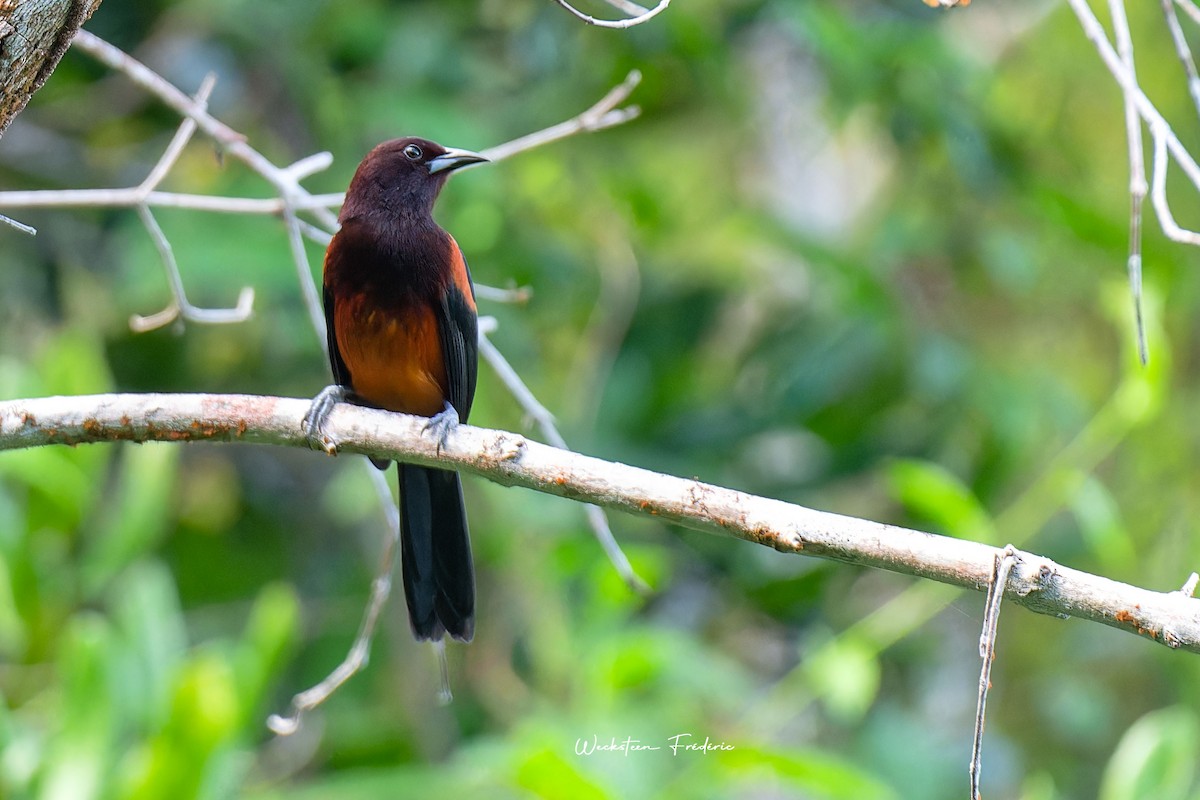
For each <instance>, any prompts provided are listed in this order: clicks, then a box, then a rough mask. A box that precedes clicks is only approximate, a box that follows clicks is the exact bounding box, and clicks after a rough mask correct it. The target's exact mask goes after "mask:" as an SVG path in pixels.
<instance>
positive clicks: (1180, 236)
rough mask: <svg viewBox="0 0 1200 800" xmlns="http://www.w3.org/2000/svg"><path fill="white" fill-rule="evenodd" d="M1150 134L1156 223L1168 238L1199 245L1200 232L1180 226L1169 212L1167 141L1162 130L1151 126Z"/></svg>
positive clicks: (1152, 190)
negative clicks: (1152, 149) (1152, 148)
mask: <svg viewBox="0 0 1200 800" xmlns="http://www.w3.org/2000/svg"><path fill="white" fill-rule="evenodd" d="M1150 135H1151V137H1152V138H1153V139H1154V168H1153V172H1152V175H1153V177H1152V178H1151V182H1150V202H1151V204H1153V206H1154V213H1155V214H1157V215H1158V224H1159V226H1161V227H1162V229H1163V233H1165V234H1166V235H1167V237H1168V238H1170V239H1173V240H1174V241H1176V242H1182V243H1183V244H1192V245H1200V233H1197V232H1196V231H1190V230H1187V229H1186V228H1183V227H1181V226H1180V225H1179V223H1177V222H1176V221H1175V215H1174V214H1172V213H1171V205H1170V204H1169V203H1168V202H1167V164H1168V161H1169V158H1170V157H1169V155H1168V154H1167V147H1168V145H1169V141H1168V139H1167V137H1166V136H1165V135H1163V134H1162V132H1160V131H1156V130H1154V128H1153V127H1151V129H1150Z"/></svg>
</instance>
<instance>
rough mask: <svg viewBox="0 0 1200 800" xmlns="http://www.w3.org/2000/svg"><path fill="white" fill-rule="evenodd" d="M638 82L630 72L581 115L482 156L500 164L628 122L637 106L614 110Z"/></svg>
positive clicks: (636, 112)
mask: <svg viewBox="0 0 1200 800" xmlns="http://www.w3.org/2000/svg"><path fill="white" fill-rule="evenodd" d="M641 82H642V73H641V72H639V71H638V70H636V69H635V70H631V71H630V73H629V74H628V75H626V76H625V80H623V81H621V82H620V83H619V84H617V85H616V86H614V87H613V88H612V89H610V90H609V92H608V94H606V95H604V97H602V98H600V101H599V102H598V103H596V104H595V105H593V106H592V107H591V108H589V109H588V110H587V111H584V112H583V113H582V114H580V115H578V116H576V117H573V118H572V119H569V120H567V121H566V122H561V123H559V124H558V125H551V126H550V127H549V128H546V129H544V130H540V131H537V132H536V133H531V134H529V135H527V136H522V137H521V138H519V139H513V140H512V141H511V142H505V143H504V144H501V145H497V146H496V147H490V148H488V149H487V150H484V151H483V155H484V156H486V157H487V159H488V160H489V161H501V160H503V159H505V158H509V157H511V156H515V155H516V154H517V153H523V152H525V151H526V150H532V149H533V148H535V147H540V146H542V145H544V144H549V143H550V142H556V141H558V140H559V139H565V138H567V137H568V136H573V135H575V134H577V133H593V132H595V131H600V130H604V129H605V128H611V127H613V126H614V125H621V124H623V123H626V122H629V121H630V120H631V119H635V118H636V117H637V116H638V115H639V114H641V113H642V112H641V109H640V108H638V107H637V106H626V107H625V108H617V106H619V105H620V104H621V103H624V102H625V101H626V100H627V99H628V98H629V95H630V94H632V92H633V90H634V89H636V88H637V85H638V84H639V83H641Z"/></svg>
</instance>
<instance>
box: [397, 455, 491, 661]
mask: <svg viewBox="0 0 1200 800" xmlns="http://www.w3.org/2000/svg"><path fill="white" fill-rule="evenodd" d="M397 466H398V467H399V472H400V560H401V565H402V566H403V570H404V598H405V600H407V601H408V619H409V622H410V623H411V624H412V630H413V635H414V636H416V637H417V638H418V639H441V638H442V634H444V633H448V634H450V636H451V637H453V638H455V639H459V640H461V641H464V642H469V641H471V637H472V636H473V635H474V634H475V567H474V566H473V565H472V563H471V540H470V536H469V535H468V533H467V509H466V506H464V505H463V494H462V483H461V482H460V481H459V479H458V473H457V472H451V471H448V470H442V469H431V468H429V467H417V466H413V465H411V464H397Z"/></svg>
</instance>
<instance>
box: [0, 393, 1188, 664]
mask: <svg viewBox="0 0 1200 800" xmlns="http://www.w3.org/2000/svg"><path fill="white" fill-rule="evenodd" d="M308 408H309V401H308V400H305V399H290V398H278V397H255V396H248V395H163V394H160V395H131V394H125V395H92V396H84V397H48V398H41V399H31V400H9V401H4V402H0V450H9V449H18V448H27V447H37V446H41V445H48V444H68V445H78V444H84V443H90V442H113V441H133V442H144V441H152V440H153V441H220V442H231V441H242V442H257V443H266V444H277V445H289V446H293V447H305V448H307V447H309V446H310V442H309V439H308V438H307V436H306V435H305V432H304V429H303V427H302V424H301V421H302V420H303V418H304V415H305V413H306V412H307V411H308ZM427 422H428V420H426V419H425V418H424V417H413V416H408V415H405V414H393V413H390V412H387V411H380V410H377V409H369V408H361V407H358V406H351V405H346V404H342V405H338V406H337V407H335V409H334V410H333V412H332V413H331V414H330V416H329V418H328V420H327V423H326V426H325V430H326V432H327V433H329V434H330V435H331V436H333V437H335V438H336V439H337V440H338V441H339V442H341V446H342V450H343V451H345V452H352V453H362V454H370V455H375V456H378V457H383V458H391V459H396V460H401V461H408V462H411V463H415V464H423V465H427V466H435V465H437V466H441V467H444V468H451V469H457V470H459V471H462V472H469V473H472V474H476V475H480V476H482V477H485V478H487V479H489V480H492V481H495V482H497V483H500V484H502V485H505V486H523V487H526V488H529V489H535V490H537V491H540V492H546V493H548V494H554V495H558V496H560V497H566V498H569V499H572V500H579V501H582V502H588V503H595V504H598V505H601V506H604V507H607V508H613V509H617V510H620V511H626V512H628V513H631V514H638V515H642V516H650V517H655V518H658V519H662V520H664V521H667V522H674V523H678V524H680V525H684V526H687V527H690V528H695V529H696V530H701V531H706V532H709V533H715V534H720V535H722V536H731V537H734V538H738V539H745V540H746V541H748V542H753V543H755V544H760V545H763V546H766V547H771V548H773V549H775V550H778V551H780V552H783V553H792V554H798V555H809V556H816V557H819V558H828V559H834V560H837V561H844V562H847V563H851V564H859V565H863V566H867V567H874V568H878V569H885V570H889V571H892V572H898V573H901V574H905V575H914V576H917V577H921V578H929V579H932V580H935V581H939V582H942V583H947V584H953V585H955V586H964V587H967V588H970V589H974V590H976V591H982V590H985V589H986V588H987V586H988V584H989V582H991V580H992V568H993V565H994V560H995V556H996V554H997V553H998V552H1002V551H1000V550H998V549H997V548H995V547H990V546H987V545H983V544H978V543H976V542H970V541H965V540H962V539H954V538H950V537H946V536H937V535H934V534H930V533H922V532H920V531H914V530H909V529H905V528H899V527H896V526H893V525H886V524H882V523H878V522H872V521H869V520H861V519H855V518H853V517H846V516H842V515H839V514H830V513H828V512H823V511H816V510H813V509H808V508H803V507H801V506H797V505H792V504H790V503H785V502H782V501H779V500H771V499H768V498H763V497H755V496H753V495H749V494H746V493H744V492H738V491H734V490H731V489H724V488H721V487H719V486H713V485H710V484H705V483H701V482H700V481H696V480H688V479H684V478H676V477H672V476H670V475H663V474H661V473H656V472H651V471H649V470H645V469H639V468H637V467H631V466H627V465H624V464H618V463H615V462H610V461H603V460H601V459H598V458H592V457H590V456H584V455H580V454H579V453H572V452H570V451H567V450H562V449H559V448H557V447H551V446H549V445H543V444H539V443H537V442H533V441H530V440H529V439H527V438H525V437H524V436H521V435H519V434H514V433H508V432H505V431H494V430H487V429H484V428H475V427H471V426H468V425H460V426H458V427H457V428H455V429H453V430H452V431H450V433H449V434H448V436H447V437H446V439H445V440H444V441H442V442H440V443H439V442H438V441H436V440H435V439H436V437H431V436H428V435H427V434H426V423H427ZM1004 597H1005V598H1006V599H1008V600H1009V601H1010V602H1014V603H1017V604H1019V605H1022V606H1025V607H1026V608H1028V609H1030V610H1032V611H1035V612H1037V613H1040V614H1051V615H1055V616H1060V617H1061V616H1072V617H1080V618H1083V619H1087V620H1091V621H1093V622H1100V623H1103V624H1105V625H1109V626H1111V627H1114V628H1118V629H1120V630H1124V631H1127V632H1130V633H1136V634H1138V635H1139V636H1142V637H1143V638H1146V639H1149V640H1150V641H1153V642H1157V643H1159V644H1163V645H1166V646H1168V647H1170V648H1173V649H1183V650H1188V651H1191V652H1200V599H1196V598H1192V597H1187V596H1185V595H1184V594H1183V593H1181V592H1179V591H1169V592H1154V591H1150V590H1148V589H1142V588H1138V587H1136V586H1130V585H1128V584H1123V583H1119V582H1117V581H1113V580H1109V579H1107V578H1103V577H1100V576H1097V575H1091V574H1088V573H1086V572H1081V571H1079V570H1075V569H1071V568H1069V567H1064V566H1062V565H1059V564H1056V563H1054V562H1053V561H1050V560H1049V559H1046V558H1043V557H1041V556H1037V555H1034V554H1031V553H1023V552H1018V553H1017V554H1016V563H1015V564H1014V565H1013V568H1012V574H1011V576H1010V578H1009V581H1008V586H1007V588H1006V589H1005V591H1004Z"/></svg>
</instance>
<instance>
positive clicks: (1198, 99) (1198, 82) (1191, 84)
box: [1162, 0, 1200, 116]
mask: <svg viewBox="0 0 1200 800" xmlns="http://www.w3.org/2000/svg"><path fill="white" fill-rule="evenodd" d="M1162 11H1163V19H1165V20H1166V23H1167V30H1168V31H1170V32H1171V41H1172V42H1173V43H1174V44H1175V54H1176V55H1178V56H1179V62H1180V63H1181V64H1182V65H1183V71H1184V74H1186V75H1187V86H1188V93H1189V94H1191V96H1192V104H1193V105H1194V106H1195V107H1196V115H1197V116H1200V75H1197V74H1196V62H1195V60H1193V59H1192V49H1191V47H1189V46H1188V43H1187V38H1186V37H1185V36H1184V35H1183V28H1182V27H1180V25H1179V15H1178V14H1177V13H1176V11H1175V4H1174V3H1173V2H1172V0H1162Z"/></svg>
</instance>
